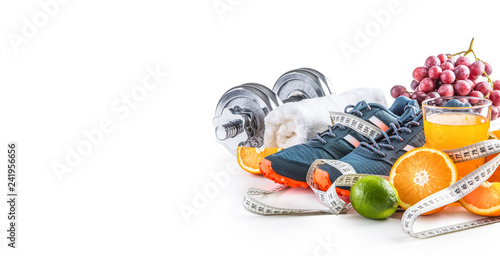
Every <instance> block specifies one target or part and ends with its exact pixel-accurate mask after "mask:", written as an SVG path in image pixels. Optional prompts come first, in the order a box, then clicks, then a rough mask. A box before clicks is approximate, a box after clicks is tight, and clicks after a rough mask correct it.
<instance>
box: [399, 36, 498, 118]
mask: <svg viewBox="0 0 500 256" xmlns="http://www.w3.org/2000/svg"><path fill="white" fill-rule="evenodd" d="M471 47H472V43H471ZM468 52H473V51H472V49H471V48H469V50H468V51H464V52H461V53H465V54H464V55H459V54H454V55H451V54H443V53H442V54H439V55H437V56H429V57H428V58H427V59H426V60H425V64H424V66H422V67H417V68H415V69H414V70H413V81H412V82H411V89H412V90H413V92H409V91H408V90H407V89H406V88H405V87H404V86H402V85H395V86H394V87H392V88H391V96H392V97H393V98H397V97H399V96H406V97H409V98H411V99H414V100H417V101H418V103H419V104H422V101H423V100H425V99H431V98H437V97H446V96H473V97H479V98H487V99H490V100H491V101H492V103H493V106H492V110H491V120H495V119H496V118H497V117H498V116H499V112H500V80H496V81H494V82H492V80H491V79H490V77H489V76H490V75H491V73H492V72H493V69H492V67H491V65H490V64H489V63H488V62H484V61H482V60H479V59H477V58H476V60H475V61H474V62H471V60H470V59H469V58H468V57H467V56H465V55H466V54H467V53H468ZM456 55H458V57H457V58H456V59H455V57H456ZM474 57H475V54H474ZM481 77H484V78H486V79H487V80H484V79H483V81H480V80H481V79H480V78H481Z"/></svg>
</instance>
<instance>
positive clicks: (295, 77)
mask: <svg viewBox="0 0 500 256" xmlns="http://www.w3.org/2000/svg"><path fill="white" fill-rule="evenodd" d="M330 87H331V85H330V82H329V81H328V79H327V78H326V77H325V76H324V75H323V74H321V73H320V72H318V71H316V70H313V69H309V68H300V69H295V70H291V71H289V72H286V73H285V74H283V75H282V76H281V77H280V78H278V80H277V81H276V83H275V85H274V87H273V90H270V89H269V88H267V87H266V86H264V85H261V84H256V83H247V84H242V85H239V86H236V87H233V88H231V89H229V90H228V91H227V92H225V93H224V94H223V95H222V97H221V98H220V100H219V103H218V104H217V107H216V109H215V117H214V119H213V124H214V126H215V137H216V139H217V141H218V142H219V143H221V144H223V145H224V146H225V147H226V148H227V149H228V150H229V151H230V152H231V153H233V154H236V150H237V148H238V146H240V145H242V146H247V147H261V146H262V145H263V144H264V131H265V124H264V118H265V117H266V116H267V114H269V113H270V112H271V111H272V110H273V109H275V108H276V107H278V106H279V105H281V104H282V103H287V102H295V101H300V100H303V99H309V98H316V97H322V96H325V95H327V94H331V90H330Z"/></svg>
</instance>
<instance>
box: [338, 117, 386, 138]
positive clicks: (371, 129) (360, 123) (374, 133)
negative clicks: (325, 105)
mask: <svg viewBox="0 0 500 256" xmlns="http://www.w3.org/2000/svg"><path fill="white" fill-rule="evenodd" d="M330 118H331V120H332V124H341V125H343V126H346V127H349V128H351V129H353V130H355V131H356V132H358V133H360V134H361V135H363V136H364V137H367V138H370V137H372V138H375V137H378V136H379V135H381V134H382V130H381V129H380V128H378V127H377V126H375V125H373V124H371V123H369V122H368V121H365V120H363V119H361V118H359V117H357V116H354V115H352V114H346V113H342V112H330Z"/></svg>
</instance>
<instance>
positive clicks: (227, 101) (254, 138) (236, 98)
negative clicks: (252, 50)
mask: <svg viewBox="0 0 500 256" xmlns="http://www.w3.org/2000/svg"><path fill="white" fill-rule="evenodd" d="M280 103H281V102H280V100H279V99H278V98H277V97H276V94H275V93H274V92H273V91H271V90H270V89H269V88H267V87H265V86H263V85H261V84H256V83H247V84H243V85H240V86H236V87H233V88H231V89H229V90H228V91H227V92H226V93H224V94H223V95H222V97H221V98H220V100H219V103H218V104H217V107H216V109H215V117H214V119H213V124H214V126H215V127H216V139H217V141H218V142H219V143H221V144H223V145H224V146H225V147H226V148H227V149H228V150H229V151H230V152H231V153H233V154H236V150H237V148H238V146H239V145H243V146H249V147H261V146H262V145H263V143H264V130H265V124H264V118H265V117H266V116H267V114H269V112H271V111H272V110H273V109H275V108H276V107H277V106H278V105H279V104H280ZM235 110H236V111H235ZM234 120H240V121H238V122H240V123H245V124H244V125H245V127H246V128H248V129H251V132H250V133H249V132H246V131H243V132H241V133H239V134H236V136H234V137H229V138H224V137H225V136H224V132H222V131H221V130H222V129H221V128H220V127H221V126H222V125H224V124H227V123H228V122H232V121H234Z"/></svg>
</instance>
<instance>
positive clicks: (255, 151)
mask: <svg viewBox="0 0 500 256" xmlns="http://www.w3.org/2000/svg"><path fill="white" fill-rule="evenodd" d="M282 149H283V148H252V147H241V146H240V147H238V150H237V151H236V156H237V157H238V164H239V165H240V167H241V168H242V169H243V170H245V171H247V172H249V173H252V174H262V173H261V172H260V170H259V163H260V161H262V159H264V157H266V156H268V155H272V154H274V153H276V152H278V151H280V150H282Z"/></svg>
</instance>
